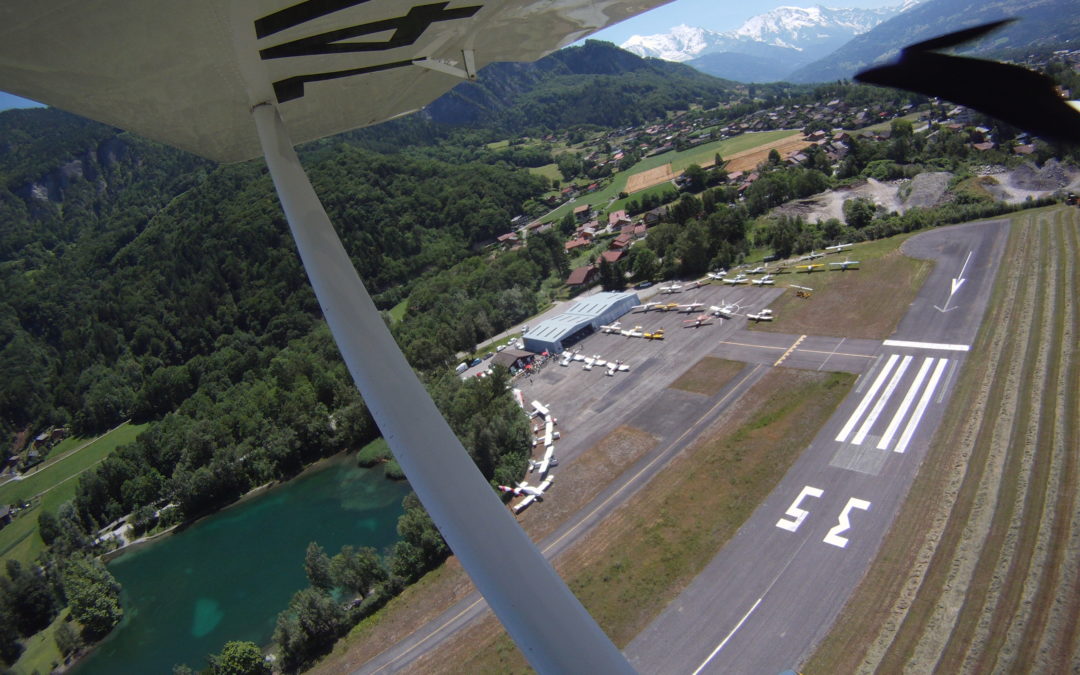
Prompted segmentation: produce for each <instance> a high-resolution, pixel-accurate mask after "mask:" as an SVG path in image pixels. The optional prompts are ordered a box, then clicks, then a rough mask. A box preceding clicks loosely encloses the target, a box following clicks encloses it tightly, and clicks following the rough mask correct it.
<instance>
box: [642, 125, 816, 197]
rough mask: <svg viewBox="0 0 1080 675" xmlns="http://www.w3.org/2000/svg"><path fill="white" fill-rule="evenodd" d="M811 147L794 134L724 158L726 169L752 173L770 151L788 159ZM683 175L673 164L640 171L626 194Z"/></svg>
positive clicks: (709, 164) (709, 163) (706, 164)
mask: <svg viewBox="0 0 1080 675" xmlns="http://www.w3.org/2000/svg"><path fill="white" fill-rule="evenodd" d="M809 145H811V143H810V142H809V141H807V140H804V138H803V135H802V134H792V135H791V136H787V137H784V138H781V139H779V140H775V141H770V142H768V143H763V144H762V145H759V146H757V147H755V148H751V149H749V150H743V151H741V152H736V153H734V154H732V155H731V156H729V157H724V161H725V163H726V164H725V167H726V168H727V171H728V173H733V172H735V171H752V170H753V169H754V168H755V167H757V165H758V164H761V163H762V162H764V161H766V160H767V159H768V158H769V151H771V150H774V149H775V150H776V151H777V152H779V153H780V156H781V157H782V158H784V159H787V158H788V157H789V156H791V155H794V154H795V153H797V152H799V151H800V150H802V149H803V148H805V147H807V146H809ZM712 166H713V162H712V160H705V161H703V162H702V163H701V167H702V168H705V169H708V168H710V167H712ZM681 175H682V171H681V170H680V171H675V170H674V169H673V168H672V166H671V164H665V165H663V166H658V167H656V168H654V169H649V170H647V171H640V172H638V173H635V174H633V175H631V176H629V177H628V178H627V179H626V190H625V191H626V193H627V194H634V193H635V192H640V191H642V190H646V189H648V188H651V187H653V186H654V185H660V184H661V183H666V182H668V181H670V180H672V179H674V178H676V177H678V176H681Z"/></svg>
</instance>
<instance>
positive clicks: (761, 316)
mask: <svg viewBox="0 0 1080 675" xmlns="http://www.w3.org/2000/svg"><path fill="white" fill-rule="evenodd" d="M746 318H747V319H750V320H751V321H772V320H773V318H774V317H773V313H772V310H771V309H763V310H761V311H760V312H758V313H757V314H747V315H746Z"/></svg>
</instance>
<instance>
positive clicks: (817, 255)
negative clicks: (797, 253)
mask: <svg viewBox="0 0 1080 675" xmlns="http://www.w3.org/2000/svg"><path fill="white" fill-rule="evenodd" d="M806 257H807V259H808V260H817V259H818V258H824V257H825V253H824V252H822V251H810V253H808V254H807V256H806Z"/></svg>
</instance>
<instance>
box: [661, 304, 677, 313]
mask: <svg viewBox="0 0 1080 675" xmlns="http://www.w3.org/2000/svg"><path fill="white" fill-rule="evenodd" d="M657 309H660V310H663V311H665V312H674V311H676V310H678V309H679V303H677V302H669V303H667V304H666V305H660V306H659V307H657Z"/></svg>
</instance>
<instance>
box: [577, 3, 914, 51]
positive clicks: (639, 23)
mask: <svg viewBox="0 0 1080 675" xmlns="http://www.w3.org/2000/svg"><path fill="white" fill-rule="evenodd" d="M900 2H901V0H836V1H835V2H829V1H826V2H813V1H809V2H800V0H786V1H785V0H750V1H749V2H733V1H732V0H675V2H671V3H669V4H667V5H663V6H661V7H657V8H656V9H652V10H650V11H648V12H645V13H644V14H640V15H638V16H636V17H634V18H632V19H627V20H626V21H623V22H622V23H619V24H616V25H614V26H612V27H610V28H605V29H604V30H602V31H599V32H598V33H595V34H593V35H592V38H593V39H597V40H607V41H608V42H614V43H615V44H617V45H618V44H622V43H623V42H626V40H627V38H629V37H630V36H631V35H655V34H657V33H666V32H668V30H670V29H671V28H672V27H673V26H678V25H679V24H686V25H688V26H696V27H698V28H707V29H709V30H715V31H720V32H723V31H728V30H734V29H736V28H738V27H739V26H741V25H742V24H743V22H745V21H746V20H747V19H749V18H750V17H753V16H757V15H758V14H764V13H765V12H768V11H769V10H771V9H776V8H777V7H813V6H815V5H819V4H820V5H823V6H825V7H832V8H842V7H862V8H870V7H887V6H890V5H899V4H900Z"/></svg>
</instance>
